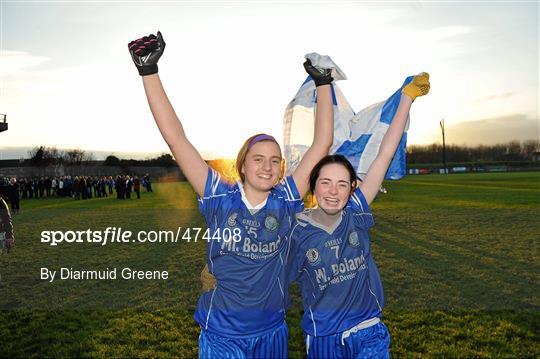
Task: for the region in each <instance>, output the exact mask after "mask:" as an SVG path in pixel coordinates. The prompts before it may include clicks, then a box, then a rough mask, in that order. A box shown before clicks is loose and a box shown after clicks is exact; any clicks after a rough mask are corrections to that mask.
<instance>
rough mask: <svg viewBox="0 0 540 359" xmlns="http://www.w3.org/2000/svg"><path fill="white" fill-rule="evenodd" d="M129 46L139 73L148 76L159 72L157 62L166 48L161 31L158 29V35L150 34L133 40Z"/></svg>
mask: <svg viewBox="0 0 540 359" xmlns="http://www.w3.org/2000/svg"><path fill="white" fill-rule="evenodd" d="M128 48H129V52H130V53H131V58H132V59H133V62H134V63H135V66H137V70H139V75H141V76H147V75H152V74H156V73H157V72H158V67H157V63H158V60H159V58H160V57H161V55H162V54H163V50H165V41H163V36H162V35H161V32H159V31H158V33H157V37H156V35H150V36H145V37H141V38H140V39H137V40H134V41H131V42H130V43H129V44H128Z"/></svg>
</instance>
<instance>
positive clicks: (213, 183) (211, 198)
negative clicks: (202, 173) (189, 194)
mask: <svg viewBox="0 0 540 359" xmlns="http://www.w3.org/2000/svg"><path fill="white" fill-rule="evenodd" d="M230 187H231V185H230V184H229V183H228V182H226V181H224V180H223V179H222V178H221V175H220V174H219V172H217V171H216V170H214V169H213V168H211V167H208V176H207V177H206V185H205V186H204V196H203V197H200V196H199V211H200V212H201V213H202V214H203V215H204V216H205V217H206V218H210V217H212V215H214V214H215V212H216V210H218V209H220V208H221V206H222V204H223V201H224V200H225V199H226V198H227V195H228V194H229V191H230Z"/></svg>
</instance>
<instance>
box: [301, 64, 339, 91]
mask: <svg viewBox="0 0 540 359" xmlns="http://www.w3.org/2000/svg"><path fill="white" fill-rule="evenodd" d="M304 68H305V69H306V72H307V73H308V74H309V76H311V77H312V78H313V81H315V86H317V87H318V86H322V85H329V84H330V83H331V82H332V81H334V78H333V77H332V69H318V68H316V67H315V66H313V65H312V64H311V60H310V59H307V60H306V62H304Z"/></svg>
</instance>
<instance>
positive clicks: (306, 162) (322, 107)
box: [293, 60, 334, 197]
mask: <svg viewBox="0 0 540 359" xmlns="http://www.w3.org/2000/svg"><path fill="white" fill-rule="evenodd" d="M304 67H305V69H306V71H307V73H308V74H309V75H311V77H312V78H313V80H314V81H315V85H316V89H317V106H316V109H315V131H314V135H313V143H312V144H311V147H310V148H309V149H308V150H307V151H306V153H305V154H304V157H302V160H301V161H300V163H299V164H298V167H296V170H295V171H294V173H293V178H294V182H295V183H296V187H297V188H298V192H299V193H300V196H301V197H304V195H305V194H306V192H307V191H308V189H309V174H310V172H311V170H312V169H313V167H315V165H316V164H317V162H319V161H320V160H321V158H323V157H324V156H326V155H327V154H328V151H329V150H330V147H331V146H332V141H333V138H334V137H333V135H334V108H333V105H332V90H331V88H330V83H331V82H332V81H333V78H332V76H331V70H329V69H327V70H324V72H320V71H319V70H318V69H316V68H315V67H314V66H313V65H312V64H311V61H309V60H307V61H306V62H305V63H304Z"/></svg>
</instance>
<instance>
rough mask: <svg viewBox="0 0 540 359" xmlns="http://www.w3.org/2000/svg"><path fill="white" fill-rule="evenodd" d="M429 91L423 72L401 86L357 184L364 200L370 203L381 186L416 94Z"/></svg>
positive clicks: (426, 78) (427, 78) (426, 77)
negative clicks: (389, 119) (376, 147)
mask: <svg viewBox="0 0 540 359" xmlns="http://www.w3.org/2000/svg"><path fill="white" fill-rule="evenodd" d="M428 92H429V75H428V74H427V73H425V72H423V73H421V74H420V75H417V76H415V77H414V78H413V80H412V81H411V82H410V83H409V84H408V85H407V86H405V87H404V88H403V91H402V96H401V100H400V101H399V105H398V108H397V111H396V114H395V115H394V118H393V119H392V122H391V124H390V127H389V128H388V130H387V131H386V134H385V135H384V137H383V139H382V141H381V145H380V146H379V153H378V154H377V157H376V158H375V160H373V163H372V164H371V166H370V167H369V170H368V171H367V173H366V176H365V178H364V181H363V182H362V183H361V184H360V185H359V187H360V190H361V191H362V193H363V194H364V197H365V198H366V201H367V202H368V204H370V203H371V202H372V201H373V199H374V198H375V196H376V195H377V192H378V191H379V188H380V187H381V185H382V183H383V180H384V176H385V175H386V171H387V170H388V167H389V166H390V162H392V158H393V157H394V154H395V153H396V149H397V146H398V145H399V142H400V141H401V136H402V135H403V130H404V129H405V125H406V123H407V116H408V115H409V110H410V109H411V105H412V103H413V101H414V99H415V98H416V97H418V96H423V95H425V94H427V93H428Z"/></svg>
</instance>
